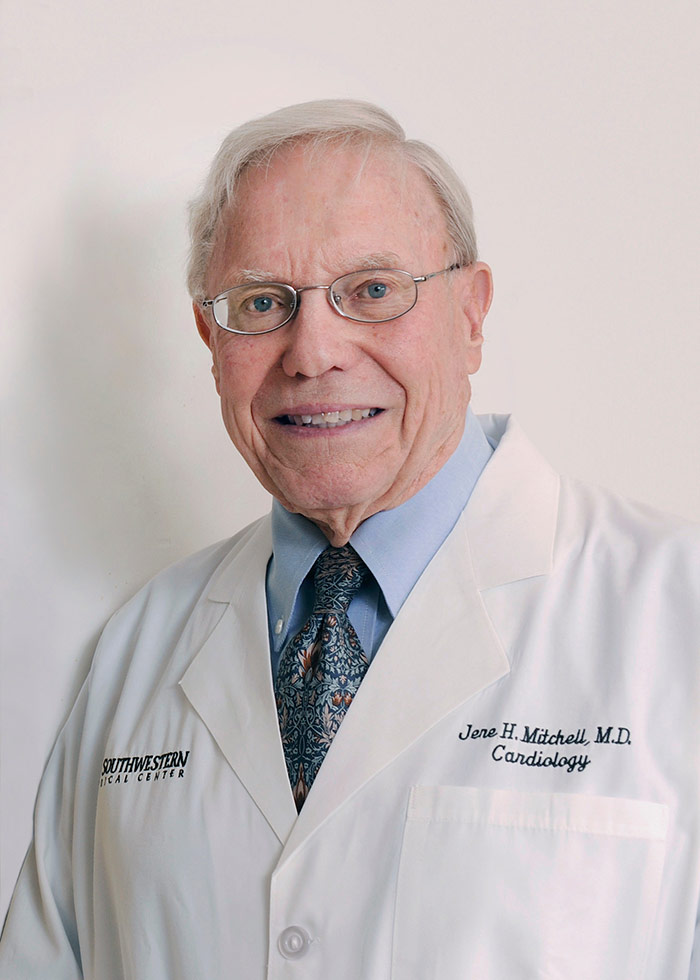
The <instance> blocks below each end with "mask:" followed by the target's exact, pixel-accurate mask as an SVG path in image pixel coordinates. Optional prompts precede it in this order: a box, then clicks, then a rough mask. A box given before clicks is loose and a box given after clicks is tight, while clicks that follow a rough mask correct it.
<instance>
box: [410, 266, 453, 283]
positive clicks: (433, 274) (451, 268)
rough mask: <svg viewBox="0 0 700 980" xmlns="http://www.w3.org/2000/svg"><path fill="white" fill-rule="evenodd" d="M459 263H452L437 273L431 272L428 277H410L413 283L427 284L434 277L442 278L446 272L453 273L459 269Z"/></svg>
mask: <svg viewBox="0 0 700 980" xmlns="http://www.w3.org/2000/svg"><path fill="white" fill-rule="evenodd" d="M461 267H462V263H461V262H454V263H453V264H452V265H448V267H447V268H446V269H440V270H439V271H438V272H431V273H430V275H428V276H412V279H413V281H414V282H427V281H428V279H434V278H435V276H442V275H444V274H445V273H446V272H454V270H455V269H461Z"/></svg>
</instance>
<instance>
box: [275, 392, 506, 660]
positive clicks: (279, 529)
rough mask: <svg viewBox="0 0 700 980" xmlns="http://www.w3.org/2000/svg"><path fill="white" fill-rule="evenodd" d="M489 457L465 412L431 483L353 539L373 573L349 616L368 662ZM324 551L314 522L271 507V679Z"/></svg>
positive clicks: (308, 606) (301, 617) (304, 612)
mask: <svg viewBox="0 0 700 980" xmlns="http://www.w3.org/2000/svg"><path fill="white" fill-rule="evenodd" d="M492 453H493V448H492V446H491V445H490V444H489V442H488V440H487V438H486V436H485V435H484V433H483V431H482V429H481V426H480V425H479V423H478V421H477V420H476V418H475V416H474V415H473V413H472V411H471V409H469V410H468V412H467V419H466V424H465V426H464V433H463V435H462V438H461V440H460V443H459V445H458V447H457V449H456V450H455V451H454V453H453V454H452V456H450V458H449V459H448V460H447V462H446V463H445V464H444V465H443V467H442V468H441V469H440V470H438V472H437V473H436V474H435V476H434V477H433V478H432V480H430V482H429V483H427V484H426V485H425V486H424V487H423V488H422V489H421V490H419V491H418V493H416V494H414V496H413V497H409V499H408V500H406V501H404V503H402V504H400V506H398V507H395V508H394V509H392V510H384V511H380V512H379V513H378V514H373V515H372V516H371V517H368V518H367V520H366V521H363V523H362V524H360V526H359V527H358V528H357V530H356V531H355V533H354V534H353V535H352V537H351V538H350V544H351V545H352V546H353V548H354V549H355V551H356V552H357V553H358V555H359V556H360V557H361V558H362V560H363V561H364V563H365V565H367V567H368V568H369V570H370V571H371V572H372V576H368V577H367V578H366V579H365V581H364V582H363V584H362V587H361V589H360V591H359V592H358V594H357V595H356V596H355V598H354V599H353V600H352V602H351V604H350V608H349V610H348V616H349V617H350V622H351V623H352V625H353V626H354V627H355V631H356V632H357V635H358V637H359V640H360V643H361V644H362V649H363V650H364V651H365V653H366V654H367V657H368V659H369V660H370V661H371V659H372V657H373V656H374V655H375V653H376V652H377V649H378V648H379V645H380V643H381V642H382V640H383V639H384V637H385V636H386V633H387V631H388V629H389V627H390V626H391V624H392V622H393V621H394V618H395V617H396V615H397V614H398V611H399V609H400V608H401V606H402V605H403V604H404V602H405V601H406V598H407V596H408V594H409V592H410V591H411V589H412V588H413V586H414V585H415V584H416V582H417V581H418V579H419V578H420V576H421V575H422V573H423V572H424V570H425V568H426V566H427V565H428V563H429V562H430V559H431V558H432V557H433V555H434V554H435V553H436V552H437V551H438V549H439V548H440V545H441V544H442V543H443V541H444V540H445V538H446V537H447V536H448V534H449V533H450V531H451V530H452V528H453V527H454V526H455V524H456V523H457V519H458V518H459V515H460V514H461V513H462V511H463V510H464V508H465V506H466V504H467V501H468V500H469V497H470V496H471V493H472V490H473V489H474V487H475V485H476V481H477V480H478V479H479V476H480V475H481V471H482V470H483V469H484V467H485V466H486V464H487V463H488V461H489V459H490V458H491V454H492ZM407 529H408V533H407ZM327 547H328V539H327V538H326V536H325V535H324V534H323V532H322V531H321V530H320V529H319V528H318V527H317V526H316V525H315V524H314V523H313V522H312V521H310V520H308V519H307V518H306V517H302V516H301V514H290V512H289V511H287V510H285V509H284V507H282V505H281V504H280V503H278V502H277V501H276V500H275V501H274V502H273V504H272V550H273V555H272V558H271V559H270V563H269V565H268V569H267V580H266V588H267V615H268V625H269V630H270V652H271V657H272V671H273V674H274V675H275V676H276V674H277V665H278V664H279V658H280V654H281V652H282V649H283V647H284V645H285V643H286V642H287V640H289V639H291V638H292V637H293V636H295V635H296V633H298V632H299V630H300V629H301V627H302V626H303V625H304V623H305V622H306V620H307V619H308V618H309V616H310V615H311V611H312V608H313V600H314V584H313V574H310V573H311V570H312V568H313V565H314V562H315V561H316V559H317V558H318V556H319V555H320V554H321V552H322V551H323V550H324V549H325V548H327Z"/></svg>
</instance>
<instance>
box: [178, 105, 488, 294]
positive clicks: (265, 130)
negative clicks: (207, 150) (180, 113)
mask: <svg viewBox="0 0 700 980" xmlns="http://www.w3.org/2000/svg"><path fill="white" fill-rule="evenodd" d="M301 140H304V141H308V142H310V143H311V144H315V145H323V144H324V143H342V142H344V141H348V142H353V143H355V142H360V143H364V144H367V145H368V146H371V145H373V144H377V145H381V146H384V147H387V148H390V149H394V150H397V151H398V152H399V153H400V154H401V155H402V156H403V157H404V158H405V159H406V160H408V161H409V162H410V163H413V164H415V166H417V167H418V168H419V170H421V171H422V173H423V174H424V175H425V176H426V178H427V179H428V181H429V183H430V185H431V187H432V189H433V191H434V193H435V196H436V198H437V200H438V203H439V204H440V207H441V208H442V211H443V213H444V216H445V222H446V225H447V232H448V235H449V237H450V240H451V242H452V245H453V247H454V257H453V260H452V261H454V262H459V263H460V264H461V265H471V263H472V262H475V261H476V258H477V249H476V235H475V232H474V222H473V217H472V205H471V201H470V199H469V194H468V193H467V189H466V187H465V186H464V184H463V183H462V181H461V180H460V178H459V177H458V176H457V174H456V173H455V171H454V170H453V169H452V167H451V166H450V165H449V163H447V161H446V160H444V159H443V158H442V157H441V156H440V154H439V153H437V151H436V150H434V149H433V148H432V147H430V146H428V145H427V143H422V142H420V141H419V140H407V139H406V134H405V133H404V131H403V129H402V128H401V126H400V125H399V124H398V122H397V121H396V120H395V119H394V118H393V116H390V115H389V113H388V112H386V111H385V110H384V109H380V108H379V106H376V105H372V103H370V102H359V101H354V100H351V99H323V100H319V101H315V102H302V103H300V104H299V105H292V106H286V107H285V108H283V109H278V110H277V111H276V112H271V113H270V114H269V115H267V116H262V117H261V118H259V119H252V120H251V121H250V122H247V123H244V124H243V125H242V126H239V127H238V128H237V129H234V130H233V132H231V133H229V135H228V136H227V137H226V139H225V140H224V141H223V143H222V144H221V147H220V149H219V151H218V153H217V154H216V156H215V157H214V160H213V162H212V165H211V169H210V170H209V174H208V176H207V178H206V181H205V183H204V187H203V189H202V192H201V194H200V195H199V196H198V197H196V198H195V199H194V200H193V201H192V202H191V204H190V208H189V216H190V241H191V247H190V258H189V263H188V269H187V286H188V288H189V291H190V295H191V296H192V298H193V299H195V300H201V299H204V297H205V289H204V283H205V279H206V273H207V268H208V265H209V261H210V258H211V253H212V249H213V247H214V237H215V234H216V230H217V225H218V222H219V216H220V215H221V212H222V210H223V209H224V208H225V207H226V206H227V205H228V204H229V203H230V202H231V201H233V200H234V198H235V194H236V187H237V182H238V180H239V178H240V176H241V174H242V173H243V171H244V170H246V169H247V168H249V167H253V166H256V165H258V164H261V163H264V162H269V161H270V159H271V158H272V156H273V155H274V153H275V152H276V151H277V150H278V149H279V148H280V147H282V146H284V145H286V144H290V143H295V142H298V141H301Z"/></svg>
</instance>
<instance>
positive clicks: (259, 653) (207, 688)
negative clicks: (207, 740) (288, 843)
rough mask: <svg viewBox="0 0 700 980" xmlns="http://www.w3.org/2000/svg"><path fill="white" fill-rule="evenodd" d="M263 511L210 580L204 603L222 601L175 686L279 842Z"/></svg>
mask: <svg viewBox="0 0 700 980" xmlns="http://www.w3.org/2000/svg"><path fill="white" fill-rule="evenodd" d="M271 553H272V533H271V529H270V520H269V518H263V520H261V521H259V522H258V523H257V524H255V525H253V528H252V529H251V531H250V532H249V533H248V534H247V535H246V536H245V539H244V540H243V541H242V542H237V543H236V545H235V546H234V548H233V550H232V551H231V553H230V554H229V556H228V557H227V559H226V561H225V563H224V564H223V565H221V566H220V568H219V570H218V573H217V574H216V575H215V576H214V578H213V579H212V582H211V584H210V587H209V589H208V592H207V599H206V600H205V602H208V603H216V604H221V603H225V604H226V609H225V610H224V613H223V615H221V617H220V619H219V621H218V623H217V625H216V626H215V627H214V629H213V631H212V632H211V633H210V635H209V636H208V637H207V639H206V640H205V641H204V643H203V645H202V647H201V648H200V650H199V653H198V654H197V656H196V657H195V659H194V660H193V661H192V663H191V664H190V666H189V668H188V669H187V671H186V673H185V675H184V676H183V678H182V680H181V681H180V686H181V687H182V690H183V691H184V693H185V695H186V696H187V698H188V700H189V701H190V703H191V704H192V706H193V708H194V709H195V711H196V712H197V713H198V714H199V716H200V717H201V719H202V721H203V722H204V724H205V725H206V726H207V728H208V729H209V731H210V733H211V735H212V736H213V738H214V740H215V741H216V743H217V745H218V746H219V748H220V749H221V751H222V753H223V754H224V756H225V757H226V760H227V761H228V763H229V765H230V766H231V768H232V769H233V770H234V771H235V772H236V774H237V776H238V778H239V779H240V780H241V782H242V783H243V785H244V786H245V787H246V789H247V790H248V792H249V793H250V795H251V797H252V798H253V800H254V801H255V803H256V804H257V806H258V807H259V809H260V810H261V812H262V813H263V815H264V816H265V818H266V819H267V821H268V823H269V824H270V826H271V827H272V829H273V831H274V832H275V834H276V835H277V837H278V838H279V840H280V841H281V842H282V843H284V841H285V840H286V839H287V837H288V836H289V832H290V830H291V828H292V826H293V824H294V821H295V819H296V816H297V811H296V807H295V805H294V800H293V798H292V792H291V789H290V786H289V779H288V778H287V768H286V764H285V760H284V752H283V749H282V741H281V738H280V733H279V726H278V723H277V709H276V706H275V696H274V691H273V687H272V673H271V667H270V649H269V642H268V629H267V606H266V602H265V571H266V568H267V563H268V561H269V559H270V555H271Z"/></svg>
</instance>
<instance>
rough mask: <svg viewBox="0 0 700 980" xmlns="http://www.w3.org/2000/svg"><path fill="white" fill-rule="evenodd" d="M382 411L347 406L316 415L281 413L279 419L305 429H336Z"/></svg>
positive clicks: (283, 423) (285, 423)
mask: <svg viewBox="0 0 700 980" xmlns="http://www.w3.org/2000/svg"><path fill="white" fill-rule="evenodd" d="M381 411H383V409H381V408H345V409H343V410H342V411H337V412H317V413H316V414H314V415H279V416H278V417H277V421H278V422H280V423H281V424H282V425H296V426H299V427H300V428H303V429H311V428H315V429H335V428H337V427H338V426H340V425H349V424H350V423H351V422H361V421H362V420H363V419H369V418H372V417H373V416H375V415H376V414H377V413H378V412H381Z"/></svg>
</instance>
